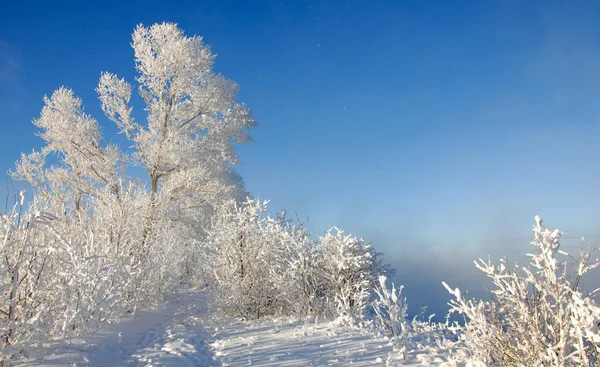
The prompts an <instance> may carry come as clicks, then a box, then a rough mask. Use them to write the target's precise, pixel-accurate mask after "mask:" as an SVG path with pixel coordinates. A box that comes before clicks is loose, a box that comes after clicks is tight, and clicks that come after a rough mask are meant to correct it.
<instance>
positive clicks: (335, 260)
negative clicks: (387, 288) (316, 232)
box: [317, 227, 381, 318]
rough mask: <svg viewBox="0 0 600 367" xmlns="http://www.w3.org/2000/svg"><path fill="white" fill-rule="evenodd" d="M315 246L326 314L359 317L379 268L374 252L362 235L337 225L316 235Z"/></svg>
mask: <svg viewBox="0 0 600 367" xmlns="http://www.w3.org/2000/svg"><path fill="white" fill-rule="evenodd" d="M333 231H335V234H334V233H333ZM317 246H318V249H319V251H320V252H321V256H320V257H319V263H318V265H317V267H318V269H319V273H320V274H321V276H320V287H321V290H322V292H323V293H324V297H325V298H326V300H327V302H328V304H329V314H330V315H339V316H349V317H355V318H356V317H358V318H360V317H362V315H363V311H364V310H365V307H366V306H367V301H368V299H369V297H370V295H371V289H372V287H373V286H374V285H375V283H376V281H377V277H378V275H379V272H380V270H381V269H380V268H379V266H378V262H377V260H376V257H377V254H376V252H375V251H374V250H373V248H372V247H371V245H369V244H368V243H366V242H365V241H364V240H363V239H362V238H356V237H353V236H351V235H344V231H343V230H341V229H339V228H337V227H334V228H333V229H331V230H329V232H327V234H325V235H324V236H321V237H319V241H318V245H317Z"/></svg>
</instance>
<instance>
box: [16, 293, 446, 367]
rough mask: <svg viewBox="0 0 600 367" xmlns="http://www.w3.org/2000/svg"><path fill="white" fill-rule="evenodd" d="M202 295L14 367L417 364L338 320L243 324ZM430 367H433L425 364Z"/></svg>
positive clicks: (175, 298) (32, 353)
mask: <svg viewBox="0 0 600 367" xmlns="http://www.w3.org/2000/svg"><path fill="white" fill-rule="evenodd" d="M208 304H209V302H208V296H207V294H206V293H205V292H204V291H200V292H194V291H185V292H177V293H174V294H173V295H172V297H171V299H170V300H169V301H168V303H167V304H166V306H165V307H164V309H162V310H160V311H157V312H138V313H137V314H136V315H135V316H128V317H125V318H123V319H122V320H121V321H120V322H119V323H113V324H111V325H108V326H107V327H105V328H103V329H102V330H98V331H97V332H95V333H92V334H90V335H88V336H86V337H83V338H72V339H68V340H63V341H59V342H50V343H48V342H45V343H43V344H42V346H41V347H40V346H39V345H37V346H36V348H28V349H27V352H26V353H25V354H26V355H23V356H22V357H21V358H20V359H18V360H15V361H13V364H14V365H17V366H247V365H255V366H321V365H334V366H348V365H352V366H385V365H390V366H417V365H421V364H422V363H423V364H427V365H439V363H436V362H441V361H442V360H441V359H438V360H437V361H433V360H432V359H430V358H423V356H419V355H413V356H412V357H411V358H410V359H409V360H407V361H404V360H402V357H401V356H400V354H399V353H397V352H395V351H394V350H393V348H392V345H391V343H390V342H389V339H388V338H385V337H378V336H376V335H374V334H373V333H372V331H370V330H369V329H361V328H357V327H354V326H349V325H348V324H347V323H344V322H339V321H338V322H335V321H327V320H318V319H316V320H315V319H314V318H313V319H305V320H293V319H285V318H279V319H276V318H272V319H263V320H258V321H252V322H245V321H240V320H236V319H232V318H229V317H225V316H219V315H220V314H219V313H217V312H214V311H211V310H210V307H209V306H208ZM432 362H433V363H432Z"/></svg>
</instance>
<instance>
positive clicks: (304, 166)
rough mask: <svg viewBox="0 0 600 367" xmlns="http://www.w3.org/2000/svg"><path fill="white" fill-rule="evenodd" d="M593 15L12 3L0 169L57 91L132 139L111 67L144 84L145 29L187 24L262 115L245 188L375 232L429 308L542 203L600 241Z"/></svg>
mask: <svg viewBox="0 0 600 367" xmlns="http://www.w3.org/2000/svg"><path fill="white" fill-rule="evenodd" d="M598 19H600V3H598V2H593V1H590V2H585V1H579V2H571V1H528V2H522V1H378V0H374V1H346V0H340V1H314V2H309V1H283V0H282V1H211V2H209V1H188V2H185V1H183V2H177V4H171V3H170V2H166V1H145V2H139V5H137V4H134V2H124V1H121V2H111V1H103V2H83V1H74V2H71V3H69V2H60V3H59V2H44V3H42V2H39V3H36V2H35V1H34V2H30V3H26V4H19V2H16V1H13V2H9V3H7V4H3V10H2V12H1V13H0V111H2V113H1V114H0V128H1V129H2V137H3V139H2V143H1V144H0V150H1V154H0V169H1V170H2V171H3V172H4V171H6V170H8V169H10V168H12V167H13V162H14V161H15V160H16V159H18V157H19V153H20V152H21V151H30V150H31V149H32V148H37V147H39V146H40V144H41V140H40V139H39V138H37V137H36V136H35V135H34V134H35V129H34V127H33V125H32V124H31V119H32V118H35V117H37V116H38V115H39V111H40V109H41V107H42V97H43V96H44V94H51V93H52V91H53V90H54V89H56V88H58V87H59V86H61V85H66V86H69V87H71V88H73V89H74V90H75V92H76V94H78V95H80V96H81V97H82V98H83V99H84V103H85V105H86V111H87V112H88V113H90V114H92V115H94V116H95V117H96V118H97V119H99V120H100V121H101V122H102V123H103V125H104V133H105V136H107V137H111V138H112V139H113V140H115V141H119V138H118V137H115V136H114V132H115V131H114V127H113V126H112V125H110V124H109V123H108V122H107V121H106V120H105V119H104V118H103V116H102V114H101V110H100V107H99V104H98V101H97V98H96V95H95V92H94V88H95V86H96V84H97V81H98V78H99V75H100V72H101V71H111V72H115V73H117V74H118V75H120V76H124V77H126V78H127V79H129V80H133V77H134V65H133V51H132V49H131V47H130V36H131V33H132V31H133V29H134V27H135V26H136V25H137V24H139V23H144V24H145V25H150V24H152V23H155V22H162V21H172V22H176V23H178V24H179V25H180V27H181V28H183V29H184V31H185V32H186V33H187V34H188V35H193V34H197V35H201V36H203V37H204V39H205V41H206V42H207V43H208V44H210V45H212V49H213V51H214V52H215V53H217V54H218V57H217V61H216V69H217V70H218V71H219V72H221V73H223V74H224V75H226V76H227V77H229V78H232V79H234V80H235V81H237V82H238V83H239V84H240V85H241V87H242V90H241V92H240V95H239V99H240V101H243V102H245V103H246V104H247V105H248V106H249V107H250V108H252V110H253V111H254V116H255V119H256V120H257V121H258V122H259V124H260V126H259V127H258V128H257V129H256V130H255V131H254V132H253V133H252V135H253V136H254V138H255V140H256V142H255V143H253V144H250V145H248V146H245V147H243V148H242V149H241V150H240V154H241V158H242V160H243V162H244V164H243V165H242V166H240V167H239V172H240V173H241V174H242V175H243V177H244V179H245V182H246V185H247V187H248V188H249V189H250V190H251V192H252V193H253V194H254V195H256V196H259V197H261V198H270V199H271V208H272V209H273V210H277V209H280V208H283V207H286V208H288V210H289V211H291V212H297V213H298V215H299V216H300V217H301V218H305V217H309V218H310V226H311V228H312V229H313V230H314V231H315V233H321V232H323V231H325V230H326V229H327V228H329V227H330V226H332V225H338V226H340V227H342V228H345V229H347V231H350V232H352V233H353V234H356V235H359V236H363V237H365V238H366V239H368V240H370V241H372V242H373V243H374V245H375V246H376V247H377V248H378V249H379V250H380V251H382V252H385V253H386V256H387V259H388V260H389V261H391V262H392V263H393V264H394V265H396V267H398V268H399V271H398V281H401V282H403V283H406V284H407V294H408V295H409V296H411V295H412V296H413V298H414V299H415V301H414V303H415V305H419V304H422V303H426V301H425V300H426V299H429V298H437V297H438V296H439V295H443V294H444V292H445V291H444V290H443V288H441V286H440V283H439V282H440V280H442V279H446V280H447V281H448V282H449V283H451V284H453V283H454V284H456V285H462V286H472V287H476V285H477V284H478V283H476V282H475V281H473V280H472V279H473V277H472V275H473V274H474V272H473V271H472V270H470V269H471V268H472V259H474V258H476V257H479V256H487V254H492V255H493V256H502V255H505V254H508V255H511V256H513V257H517V255H516V254H518V253H521V252H523V247H525V248H526V249H527V247H526V246H527V244H528V242H529V237H530V235H529V234H530V228H531V225H533V217H534V215H536V214H540V215H542V216H543V217H544V218H546V222H547V223H548V224H549V225H554V226H558V227H560V228H562V229H565V230H566V231H567V235H568V236H569V237H570V238H577V237H580V236H582V235H586V236H588V238H589V242H588V243H590V244H596V243H597V242H598V240H599V239H600V237H595V236H597V235H598V234H600V228H599V225H598V223H600V211H599V210H598V209H599V208H600V174H599V165H598V162H599V161H600V160H599V158H600V145H599V141H600V124H599V123H598V120H599V118H600V103H598V102H599V101H600V23H598V22H597V20H598ZM137 107H138V108H140V109H141V108H142V106H140V105H138V106H137ZM575 246H576V245H575ZM411 285H413V287H412V288H411ZM444 302H445V301H444ZM432 308H434V309H435V305H434V306H433V307H432Z"/></svg>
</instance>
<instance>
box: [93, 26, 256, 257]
mask: <svg viewBox="0 0 600 367" xmlns="http://www.w3.org/2000/svg"><path fill="white" fill-rule="evenodd" d="M133 49H134V51H135V64H136V69H137V71H138V73H139V76H138V77H137V79H136V80H137V82H138V83H139V87H138V89H139V93H140V95H141V96H142V98H143V99H144V101H145V103H146V108H145V109H146V111H147V118H146V121H145V123H138V122H136V121H134V119H133V117H132V114H131V112H132V108H131V107H130V105H129V101H130V98H131V92H132V89H133V88H132V86H131V85H130V84H129V83H127V82H126V81H125V80H123V79H119V78H118V77H117V76H115V75H114V74H110V73H104V74H102V76H101V78H100V83H99V85H98V89H97V90H98V93H99V95H100V101H101V103H102V109H103V110H104V112H105V113H106V115H107V116H108V117H109V118H110V119H111V120H112V121H114V122H115V123H116V124H117V125H118V126H119V128H120V130H121V132H122V133H124V134H125V135H126V136H127V138H128V139H130V140H131V141H132V142H133V143H134V145H135V148H136V150H135V153H134V158H135V162H136V163H138V164H140V165H141V166H142V167H143V168H144V169H145V171H146V173H147V175H148V180H149V197H148V204H147V211H146V213H145V220H144V225H143V228H142V232H141V239H140V246H141V247H142V248H143V247H144V246H145V244H146V241H147V240H148V237H149V236H150V235H151V234H152V232H153V222H154V221H156V220H157V210H158V209H159V208H160V207H161V206H163V205H165V204H166V203H169V204H171V205H173V202H175V203H176V204H175V205H179V206H180V207H182V208H185V209H189V208H194V207H197V206H199V205H201V204H203V203H211V202H212V203H214V202H215V201H216V200H219V199H220V195H222V194H224V193H226V192H227V191H228V190H231V188H230V186H231V183H230V182H228V180H227V179H228V177H230V175H231V172H230V169H229V166H228V165H229V164H234V163H237V155H236V153H235V150H234V148H235V144H242V143H245V142H247V141H248V140H249V139H250V138H249V136H248V135H247V133H246V131H247V129H248V128H250V127H253V126H254V125H255V122H254V121H253V120H252V118H251V113H250V110H249V109H248V108H246V107H245V106H244V105H243V104H238V103H236V102H235V95H236V92H237V90H238V87H237V85H236V84H235V83H233V82H232V81H230V80H228V79H226V78H224V77H222V76H220V75H218V74H216V73H214V72H213V70H212V66H213V62H214V55H213V54H212V53H211V52H210V49H209V48H208V46H206V45H205V44H204V43H203V42H202V39H201V38H200V37H186V36H185V35H184V34H183V32H182V31H181V30H180V29H179V28H177V26H176V25H175V24H172V23H163V24H156V25H153V26H151V27H149V28H147V27H143V26H141V25H140V26H138V27H137V29H136V30H135V32H134V33H133ZM171 210H172V209H171Z"/></svg>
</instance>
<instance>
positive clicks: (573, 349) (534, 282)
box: [443, 217, 600, 367]
mask: <svg viewBox="0 0 600 367" xmlns="http://www.w3.org/2000/svg"><path fill="white" fill-rule="evenodd" d="M533 230H534V233H535V240H534V241H533V242H532V244H533V245H534V246H535V247H536V248H537V252H536V253H535V254H529V256H530V257H531V262H530V265H529V266H528V267H522V268H521V269H520V272H519V271H518V270H519V269H515V270H511V269H509V268H508V267H507V264H506V261H502V262H500V264H497V265H494V264H492V263H491V262H490V261H487V262H486V261H483V260H481V259H480V260H479V261H477V262H475V265H476V267H477V268H478V269H479V270H481V271H482V272H483V273H484V274H485V275H486V276H487V277H489V278H491V279H492V281H493V282H494V285H495V289H493V290H492V291H491V297H492V298H491V300H490V301H477V300H467V299H465V298H464V297H463V296H462V294H461V292H460V290H459V289H452V288H450V287H449V286H448V285H447V284H446V283H443V284H444V286H445V287H446V288H447V289H448V291H449V292H450V293H451V294H452V295H453V296H454V297H455V299H454V300H452V301H451V302H450V307H451V310H450V312H451V313H459V314H462V315H464V317H465V324H464V326H461V325H459V324H457V323H456V324H454V326H453V327H452V330H454V332H456V333H457V334H458V335H459V337H460V338H461V340H462V341H463V342H464V348H463V349H462V350H460V351H459V353H458V354H457V358H461V359H467V358H471V359H474V360H479V361H481V362H484V363H489V364H498V365H502V366H540V367H541V366H596V365H597V363H598V362H599V361H600V360H599V358H598V357H599V355H600V333H599V332H598V323H599V321H600V307H599V306H598V304H597V303H595V302H594V300H593V298H592V297H593V295H594V294H595V293H596V291H594V292H592V293H590V294H587V295H584V294H583V293H582V291H581V290H580V287H579V283H580V280H581V277H582V276H584V274H585V273H587V272H588V271H590V270H592V269H594V268H596V267H597V266H599V265H600V263H599V262H597V261H596V262H594V263H591V264H590V263H589V259H590V254H591V251H588V252H582V254H581V256H580V257H579V258H578V259H576V261H575V269H574V270H573V271H572V272H570V271H569V269H568V261H567V260H563V261H560V260H559V259H558V256H559V255H561V256H568V254H567V253H565V252H563V251H561V250H559V246H560V243H559V239H560V236H561V232H560V231H558V230H556V229H555V230H549V229H546V228H544V227H543V226H542V220H541V219H540V218H539V217H536V225H535V226H534V228H533ZM461 356H462V357H461Z"/></svg>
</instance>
